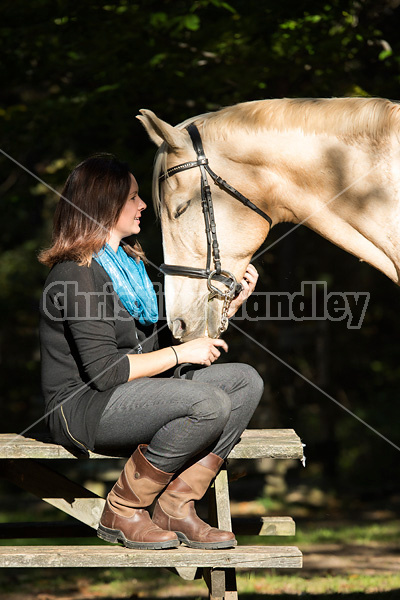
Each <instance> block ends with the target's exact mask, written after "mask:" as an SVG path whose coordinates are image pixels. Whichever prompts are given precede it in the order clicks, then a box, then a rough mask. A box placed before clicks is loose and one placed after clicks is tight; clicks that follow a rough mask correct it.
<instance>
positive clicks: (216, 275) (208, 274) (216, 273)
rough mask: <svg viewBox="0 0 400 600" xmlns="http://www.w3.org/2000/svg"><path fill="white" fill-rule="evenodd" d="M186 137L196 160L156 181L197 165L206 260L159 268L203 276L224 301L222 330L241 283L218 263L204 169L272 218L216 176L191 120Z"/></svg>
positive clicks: (251, 205) (211, 208) (215, 230)
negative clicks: (194, 264)
mask: <svg viewBox="0 0 400 600" xmlns="http://www.w3.org/2000/svg"><path fill="white" fill-rule="evenodd" d="M186 129H187V131H188V133H189V136H190V139H191V141H192V144H193V148H194V150H195V152H196V156H197V160H193V161H189V162H185V163H182V164H181V165H177V166H175V167H171V168H170V169H168V170H167V171H166V173H165V174H163V175H161V176H160V177H159V183H162V182H163V181H165V180H166V179H167V178H168V177H172V176H173V175H175V174H176V173H180V172H181V171H187V170H188V169H193V168H195V167H198V168H199V169H200V175H201V180H200V185H201V207H202V210H203V216H204V222H205V226H206V236H207V263H206V268H205V269H198V268H197V267H187V266H183V265H167V264H162V265H160V271H161V272H162V273H164V275H178V276H181V277H182V276H183V277H195V278H198V279H207V287H208V289H209V290H210V292H211V294H212V296H213V297H214V296H217V297H218V298H221V299H222V300H223V301H224V303H223V307H222V317H221V325H220V327H219V333H220V334H221V333H223V332H224V331H225V330H226V329H227V327H228V310H229V306H230V304H231V302H232V300H233V299H234V298H236V296H238V295H239V294H240V292H241V290H242V285H241V284H240V283H238V282H237V281H236V277H235V276H234V275H233V273H231V272H230V271H226V270H224V269H222V267H221V256H220V252H219V245H218V238H217V227H216V223H215V218H214V207H213V201H212V195H211V189H210V186H209V183H208V179H207V173H208V174H209V175H210V177H211V179H212V180H213V181H214V183H215V184H216V185H217V186H218V187H219V188H221V189H222V190H224V191H225V192H227V193H228V194H230V195H231V196H233V197H234V198H236V200H239V202H241V203H242V204H244V206H247V208H250V209H251V210H253V211H254V212H256V213H257V214H258V215H260V216H261V217H263V218H264V219H265V220H266V221H268V223H269V225H270V227H272V219H271V217H270V216H269V215H267V213H265V212H264V211H262V210H261V209H260V208H258V206H256V205H255V204H253V202H251V201H250V200H249V199H248V198H246V196H243V194H241V193H240V192H239V191H238V190H237V189H235V188H234V187H232V186H231V185H229V183H227V182H226V181H225V180H224V179H222V178H221V177H219V176H218V175H217V174H216V173H214V171H213V170H212V169H211V168H210V166H209V164H208V158H207V157H206V155H205V153H204V148H203V143H202V141H201V136H200V133H199V130H198V129H197V127H196V125H195V124H194V123H191V124H190V125H188V126H187V127H186ZM211 258H212V260H213V263H214V269H213V270H211ZM213 281H219V282H221V283H223V284H224V285H225V286H226V287H227V290H226V291H225V292H223V291H222V290H220V289H219V288H217V287H216V286H215V285H213V283H212V282H213Z"/></svg>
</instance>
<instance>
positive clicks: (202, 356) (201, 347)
mask: <svg viewBox="0 0 400 600" xmlns="http://www.w3.org/2000/svg"><path fill="white" fill-rule="evenodd" d="M174 348H175V351H176V353H177V355H178V360H179V363H192V364H195V365H206V366H207V367H209V366H210V365H211V364H212V363H213V362H214V361H215V360H217V358H219V356H221V352H220V351H219V350H218V348H223V349H224V350H225V352H228V345H227V343H226V342H225V341H224V340H219V339H214V338H209V337H202V338H197V339H195V340H191V341H190V342H185V343H184V344H181V345H180V346H174Z"/></svg>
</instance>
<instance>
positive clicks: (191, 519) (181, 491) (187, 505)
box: [153, 453, 237, 550]
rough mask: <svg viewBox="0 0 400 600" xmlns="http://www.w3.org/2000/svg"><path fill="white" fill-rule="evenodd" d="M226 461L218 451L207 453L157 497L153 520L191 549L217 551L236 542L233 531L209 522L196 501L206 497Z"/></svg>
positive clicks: (234, 544)
mask: <svg viewBox="0 0 400 600" xmlns="http://www.w3.org/2000/svg"><path fill="white" fill-rule="evenodd" d="M223 462H224V461H223V460H222V458H220V457H219V456H217V455H216V454H212V453H210V454H208V455H207V456H205V457H204V458H202V459H201V460H199V461H198V462H197V463H195V464H194V465H192V466H190V467H189V468H188V469H186V471H184V472H183V473H181V474H180V475H179V477H176V478H175V479H174V480H173V481H171V483H170V484H169V485H168V486H167V488H166V489H165V490H164V492H163V493H162V494H161V496H160V497H159V498H158V500H157V503H156V506H155V509H154V513H153V522H154V523H156V525H158V526H159V527H161V528H162V529H165V530H169V531H175V533H176V535H177V536H178V538H179V540H180V541H181V542H182V543H183V544H185V545H186V546H189V548H204V549H207V550H215V549H218V548H231V547H232V546H236V544H237V542H236V539H235V536H234V535H233V533H232V532H230V531H222V530H221V529H216V528H215V527H211V526H210V525H207V523H205V522H204V521H202V520H201V519H200V518H199V517H198V516H197V514H196V511H195V509H194V500H200V498H202V497H203V496H204V494H205V493H206V491H207V489H208V487H209V485H210V483H211V481H212V480H213V479H214V477H215V476H216V474H217V473H218V471H219V469H220V468H221V466H222V463H223Z"/></svg>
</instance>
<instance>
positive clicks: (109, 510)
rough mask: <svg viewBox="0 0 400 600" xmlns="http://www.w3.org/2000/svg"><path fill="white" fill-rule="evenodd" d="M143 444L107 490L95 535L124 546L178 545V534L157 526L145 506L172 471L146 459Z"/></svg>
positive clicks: (166, 482) (173, 546)
mask: <svg viewBox="0 0 400 600" xmlns="http://www.w3.org/2000/svg"><path fill="white" fill-rule="evenodd" d="M146 447H147V446H146V445H145V444H142V445H140V446H138V448H137V449H136V450H135V452H134V453H133V454H132V456H131V457H130V458H129V459H128V461H127V463H126V465H125V467H124V469H123V471H122V473H121V475H120V476H119V479H118V481H117V483H116V484H115V485H114V487H113V488H112V490H111V491H110V493H109V494H108V496H107V499H106V505H105V507H104V510H103V514H102V516H101V519H100V524H99V528H98V530H97V535H98V537H100V538H101V539H103V540H106V541H107V542H111V543H113V544H116V543H117V542H122V543H123V545H124V546H126V547H127V548H142V549H148V550H157V549H164V548H177V547H178V546H179V540H178V538H177V536H176V535H175V534H174V533H172V532H171V531H163V530H162V529H160V528H159V527H157V525H155V523H153V521H152V520H151V518H150V515H149V513H148V511H147V510H145V508H146V507H147V506H150V504H151V503H152V502H153V500H154V498H155V497H156V496H157V494H159V493H160V492H161V490H163V489H164V488H165V486H166V485H168V483H169V482H170V481H171V477H172V475H173V473H164V471H160V469H157V468H156V467H154V466H153V465H152V464H150V463H149V461H148V460H146V458H145V457H144V456H143V450H144V449H145V448H146Z"/></svg>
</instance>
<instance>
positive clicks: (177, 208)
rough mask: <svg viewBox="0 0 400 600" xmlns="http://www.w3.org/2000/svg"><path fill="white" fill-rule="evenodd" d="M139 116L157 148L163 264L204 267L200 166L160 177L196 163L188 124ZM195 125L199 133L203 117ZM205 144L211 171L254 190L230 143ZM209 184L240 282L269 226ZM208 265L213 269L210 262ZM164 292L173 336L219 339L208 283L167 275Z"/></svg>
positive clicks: (226, 259) (217, 306)
mask: <svg viewBox="0 0 400 600" xmlns="http://www.w3.org/2000/svg"><path fill="white" fill-rule="evenodd" d="M141 113H142V115H141V116H139V117H138V118H139V119H140V120H141V121H142V123H143V125H144V127H145V128H146V130H147V132H148V134H149V136H150V138H151V139H152V140H153V141H154V142H155V143H156V144H157V146H158V147H159V151H158V154H157V159H156V165H155V170H154V180H153V200H154V202H155V206H156V210H157V212H158V213H159V215H160V219H161V226H162V235H163V249H164V260H165V263H166V264H170V265H179V266H187V267H192V268H197V269H205V268H206V264H207V236H206V231H205V221H204V217H203V212H202V205H201V184H200V182H201V174H200V169H199V167H195V168H191V169H189V170H183V171H179V172H177V173H174V174H170V176H168V177H166V178H165V179H164V180H163V181H162V182H161V183H160V179H159V178H160V175H161V176H162V175H163V174H165V172H166V170H167V169H171V167H174V166H177V165H181V164H182V163H186V162H188V161H195V160H196V158H197V157H196V153H195V151H194V149H193V144H192V141H191V139H190V137H189V134H188V132H187V131H186V130H185V129H184V128H183V125H184V124H182V125H181V126H179V127H172V126H171V125H169V124H168V123H166V122H164V121H162V120H161V119H159V118H158V117H157V116H156V115H155V114H154V113H152V112H151V111H149V110H142V111H141ZM198 119H199V118H198ZM196 124H197V125H198V127H199V129H200V131H201V129H202V128H201V118H200V119H199V120H198V121H197V122H196ZM203 141H204V149H205V153H206V155H207V157H208V158H209V160H210V165H211V168H212V169H213V170H215V171H216V172H217V173H218V174H221V175H222V176H223V178H224V179H225V180H228V181H229V183H232V184H233V185H235V186H238V187H239V189H240V188H241V189H242V190H243V189H245V190H246V191H247V193H248V192H249V190H250V192H251V191H252V190H251V188H252V184H251V182H249V181H248V179H247V178H245V177H244V172H243V170H242V172H241V168H240V164H238V163H237V161H235V160H232V157H231V158H229V154H230V152H229V148H227V143H226V142H224V141H222V140H219V141H217V140H214V141H213V142H212V144H211V143H210V142H209V143H207V139H205V140H203ZM209 184H210V186H211V190H212V201H213V207H214V216H215V223H216V234H217V239H218V245H219V251H220V256H221V265H222V269H223V270H224V271H229V272H231V273H232V274H233V275H234V277H235V278H236V280H237V281H240V280H241V278H242V277H243V274H244V272H245V269H246V267H247V265H248V263H249V262H250V259H251V256H252V254H253V252H254V251H255V249H256V248H258V246H259V245H260V244H261V243H262V241H263V240H264V239H265V235H266V231H268V225H267V223H265V224H264V223H260V221H262V219H260V217H259V216H257V215H256V214H255V213H253V211H250V210H248V209H246V208H245V207H244V206H243V205H241V204H240V203H239V202H237V201H235V200H234V199H233V198H232V197H231V196H230V195H229V194H227V192H226V191H224V190H221V189H220V188H219V187H217V186H216V185H215V184H214V183H213V181H212V180H210V178H209ZM210 267H211V270H212V269H214V265H213V261H212V260H211V265H210ZM212 283H213V285H215V286H216V287H217V288H218V289H220V290H221V291H222V292H224V291H226V290H227V286H226V285H225V284H224V283H223V282H220V281H213V282H212ZM165 292H166V310H167V319H168V325H169V327H170V329H171V331H172V333H173V335H174V337H175V338H177V339H180V340H183V341H187V340H189V339H193V338H195V337H200V336H204V335H208V336H210V337H217V336H218V335H219V328H220V325H221V313H222V306H223V299H222V298H221V297H219V296H218V294H215V293H210V290H209V288H208V285H207V280H206V279H201V278H197V277H189V276H180V275H179V276H177V275H167V276H166V284H165Z"/></svg>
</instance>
